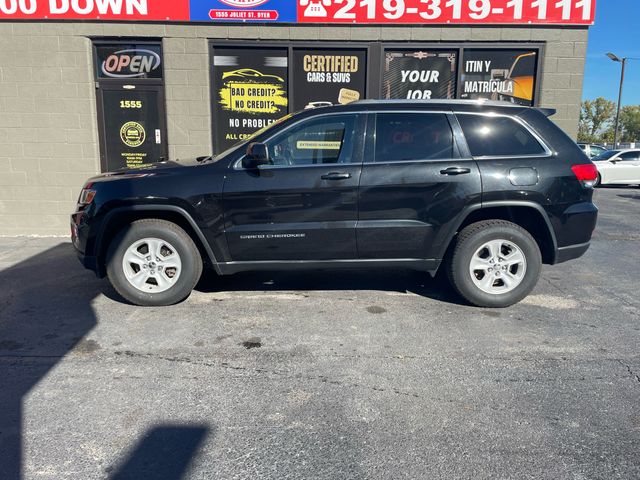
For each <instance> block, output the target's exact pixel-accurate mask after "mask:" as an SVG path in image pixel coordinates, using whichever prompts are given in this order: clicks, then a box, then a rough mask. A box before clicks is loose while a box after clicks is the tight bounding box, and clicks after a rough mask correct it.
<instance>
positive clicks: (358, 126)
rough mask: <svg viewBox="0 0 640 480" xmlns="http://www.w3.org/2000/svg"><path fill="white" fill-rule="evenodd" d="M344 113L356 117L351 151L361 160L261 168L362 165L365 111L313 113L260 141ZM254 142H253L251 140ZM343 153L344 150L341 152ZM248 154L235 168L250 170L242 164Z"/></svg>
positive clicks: (241, 157)
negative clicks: (359, 133)
mask: <svg viewBox="0 0 640 480" xmlns="http://www.w3.org/2000/svg"><path fill="white" fill-rule="evenodd" d="M344 115H351V116H353V117H354V119H353V122H354V125H353V137H354V141H353V145H352V148H353V151H352V153H351V155H352V158H356V157H358V156H360V161H358V162H349V163H315V164H310V165H306V164H303V165H260V170H263V169H264V170H277V169H283V168H287V169H291V168H314V167H315V168H320V167H324V168H327V167H333V166H336V165H338V166H340V165H342V166H350V165H362V154H361V153H362V143H363V142H362V140H361V139H362V137H364V131H365V130H366V126H365V125H363V124H364V122H365V121H366V115H365V114H364V113H363V112H331V113H323V114H320V115H313V116H311V117H306V118H301V119H299V120H297V121H295V122H293V123H291V124H290V125H287V126H286V127H283V128H282V129H281V130H278V131H277V132H274V133H273V134H272V135H270V136H269V137H267V138H265V139H263V140H261V141H260V143H264V144H265V145H266V144H268V143H269V142H270V141H271V140H272V139H274V138H275V137H277V136H279V135H281V134H284V133H286V132H287V131H289V130H291V129H294V128H296V127H297V126H300V125H301V124H304V123H310V122H313V121H316V120H318V119H321V118H325V117H338V116H344ZM360 130H361V131H362V135H358V132H359V131H360ZM250 143H252V142H250ZM341 153H342V152H341ZM246 156H247V155H246V154H242V155H241V156H240V158H238V159H237V160H236V161H235V162H233V170H245V171H246V170H248V169H246V168H244V167H243V166H242V160H243V159H244V158H245V157H246Z"/></svg>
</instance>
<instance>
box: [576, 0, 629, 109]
mask: <svg viewBox="0 0 640 480" xmlns="http://www.w3.org/2000/svg"><path fill="white" fill-rule="evenodd" d="M607 52H613V53H615V54H616V55H617V56H618V57H620V58H622V57H638V58H639V59H638V60H629V61H628V62H627V68H626V72H625V80H624V90H623V93H622V105H638V104H640V0H596V22H595V25H593V26H592V27H591V28H590V29H589V43H588V47H587V67H586V70H585V81H584V90H583V95H582V97H583V99H585V100H586V99H593V98H596V97H605V98H608V99H609V100H613V101H614V102H617V101H618V89H619V88H620V63H617V62H613V61H611V60H609V58H608V57H606V55H605V54H606V53H607Z"/></svg>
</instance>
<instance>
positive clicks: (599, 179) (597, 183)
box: [593, 173, 602, 188]
mask: <svg viewBox="0 0 640 480" xmlns="http://www.w3.org/2000/svg"><path fill="white" fill-rule="evenodd" d="M601 182H602V177H601V176H600V174H599V173H598V176H597V177H596V181H595V182H594V184H593V188H596V187H599V186H600V183H601Z"/></svg>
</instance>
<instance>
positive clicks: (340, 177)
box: [320, 172, 351, 180]
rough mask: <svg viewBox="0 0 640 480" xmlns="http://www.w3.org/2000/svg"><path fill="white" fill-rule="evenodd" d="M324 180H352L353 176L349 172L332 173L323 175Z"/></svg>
mask: <svg viewBox="0 0 640 480" xmlns="http://www.w3.org/2000/svg"><path fill="white" fill-rule="evenodd" d="M320 178H322V180H346V179H347V178H351V174H350V173H347V172H331V173H327V174H326V175H322V177H320Z"/></svg>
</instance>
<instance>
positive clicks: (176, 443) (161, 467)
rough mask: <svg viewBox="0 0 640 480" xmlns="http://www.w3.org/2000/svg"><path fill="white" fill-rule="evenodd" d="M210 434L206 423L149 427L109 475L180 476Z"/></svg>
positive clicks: (127, 478) (160, 479) (116, 479)
mask: <svg viewBox="0 0 640 480" xmlns="http://www.w3.org/2000/svg"><path fill="white" fill-rule="evenodd" d="M207 435H211V432H210V429H209V427H206V426H182V425H165V426H160V427H155V428H153V429H151V430H150V431H149V432H147V434H146V435H145V436H144V437H143V438H142V440H141V441H140V442H139V444H138V446H137V447H136V448H135V450H134V451H133V452H131V454H130V455H129V458H128V459H127V460H125V461H124V462H123V464H122V466H120V467H119V468H118V470H117V471H116V473H114V474H113V475H112V476H111V477H110V478H111V479H112V480H140V479H144V478H149V479H154V480H180V479H181V478H183V476H184V474H185V473H186V472H187V469H188V468H189V464H190V462H191V460H192V459H193V457H194V456H195V454H196V453H197V452H198V450H199V448H200V445H201V444H202V441H203V440H204V439H205V437H206V436H207Z"/></svg>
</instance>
